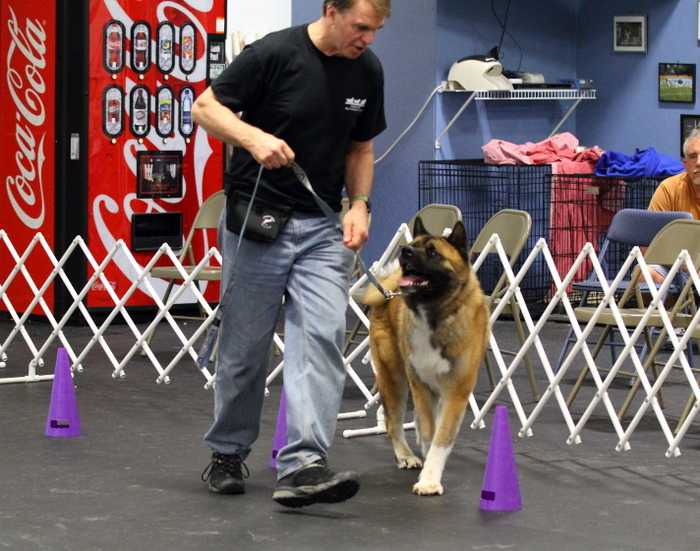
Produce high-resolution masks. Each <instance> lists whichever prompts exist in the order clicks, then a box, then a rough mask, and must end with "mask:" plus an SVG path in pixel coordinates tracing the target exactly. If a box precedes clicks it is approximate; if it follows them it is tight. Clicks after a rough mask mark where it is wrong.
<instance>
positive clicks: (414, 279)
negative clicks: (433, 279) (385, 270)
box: [398, 274, 430, 289]
mask: <svg viewBox="0 0 700 551" xmlns="http://www.w3.org/2000/svg"><path fill="white" fill-rule="evenodd" d="M398 283H399V287H401V288H402V289H406V288H415V287H426V286H428V285H430V281H428V280H427V279H426V278H424V277H423V276H420V275H417V274H408V275H404V276H403V277H401V278H399V281H398Z"/></svg>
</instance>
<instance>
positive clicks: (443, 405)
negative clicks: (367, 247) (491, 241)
mask: <svg viewBox="0 0 700 551" xmlns="http://www.w3.org/2000/svg"><path fill="white" fill-rule="evenodd" d="M414 236H415V238H414V240H413V241H412V242H411V243H410V244H409V245H408V246H406V247H403V248H402V249H401V251H400V253H399V257H398V261H399V264H400V269H397V270H396V271H395V272H394V273H393V274H392V275H390V276H389V277H387V278H386V279H385V280H384V281H383V282H382V283H381V284H382V286H383V287H384V288H385V289H386V290H396V289H398V290H400V295H399V296H397V297H395V298H393V299H391V300H386V299H385V297H384V296H383V295H382V293H380V292H379V291H378V290H377V289H376V288H375V287H370V288H368V290H367V294H366V296H365V302H366V303H367V304H369V305H371V306H373V310H372V314H371V317H370V330H369V333H370V342H371V349H372V358H373V360H374V364H375V366H376V369H377V382H378V388H379V394H380V396H381V399H382V403H383V405H384V410H385V415H386V428H387V432H388V435H389V439H390V441H391V443H392V445H393V448H394V456H395V458H396V463H397V465H398V467H399V468H401V469H418V468H420V467H423V470H422V471H421V473H420V476H419V477H418V482H417V483H416V484H415V485H414V486H413V492H414V493H416V494H419V495H435V494H442V492H443V489H442V485H441V483H440V481H441V478H442V471H443V469H444V467H445V462H446V461H447V457H448V456H449V454H450V451H451V450H452V446H453V444H454V442H455V439H456V438H457V434H458V432H459V428H460V425H461V424H462V419H463V418H464V414H465V413H466V410H467V406H468V403H469V396H470V394H471V392H472V390H473V389H474V385H475V384H476V379H477V373H478V370H479V365H480V364H481V361H482V360H483V358H484V354H485V352H486V345H487V339H488V334H489V312H488V309H487V307H486V305H485V302H484V294H483V292H482V290H481V286H480V285H479V280H478V279H477V277H476V275H475V274H474V273H473V271H472V269H471V264H470V262H469V253H468V251H467V236H466V231H465V229H464V225H463V224H462V223H461V222H457V224H456V225H455V227H454V229H453V230H452V233H451V234H450V236H449V237H447V238H443V237H435V236H432V235H430V234H428V233H427V232H426V230H425V227H424V226H423V222H422V220H421V219H420V218H418V219H417V220H416V223H415V229H414ZM409 386H410V389H411V392H412V394H413V404H414V408H415V421H416V431H417V441H418V444H419V446H420V448H421V451H422V454H423V458H424V462H421V460H420V459H419V458H418V457H416V456H415V455H414V454H413V452H412V451H411V449H410V448H409V446H408V443H407V442H406V436H405V434H404V430H403V423H404V418H405V416H406V406H407V401H408V390H409Z"/></svg>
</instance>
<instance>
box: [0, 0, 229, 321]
mask: <svg viewBox="0 0 700 551" xmlns="http://www.w3.org/2000/svg"><path fill="white" fill-rule="evenodd" d="M0 13H1V14H2V19H3V21H2V25H0V28H2V30H1V31H0V46H1V47H2V53H1V54H0V58H1V59H3V60H6V61H7V64H8V66H7V74H8V78H7V79H0V80H4V81H3V82H2V84H0V100H2V103H0V105H2V106H3V107H2V108H0V117H1V118H2V122H3V124H2V125H0V128H1V130H0V131H2V132H3V133H4V134H5V136H4V138H5V139H4V141H3V143H5V144H12V145H11V147H12V151H11V152H9V154H6V155H4V156H2V158H0V169H1V170H2V172H3V174H2V176H3V180H4V181H5V182H6V185H5V186H1V187H2V191H0V213H1V220H0V229H4V230H5V231H6V232H7V233H8V235H9V236H10V239H11V241H12V243H13V244H14V246H15V247H16V248H17V249H19V250H22V249H24V248H25V247H26V246H27V244H28V243H29V242H30V241H31V240H32V239H33V238H34V236H35V234H36V232H41V233H42V234H43V235H44V236H45V237H46V238H47V239H48V240H50V242H51V245H52V247H53V250H55V252H56V255H57V256H60V254H62V252H63V251H65V250H66V248H67V247H68V246H69V245H70V243H71V241H72V240H73V239H74V237H75V236H76V235H80V236H82V237H83V238H84V239H85V240H86V241H87V243H88V247H89V249H90V252H91V254H92V255H94V257H95V258H96V259H97V261H98V262H99V261H101V259H103V258H104V257H105V256H106V255H107V254H108V252H109V251H110V250H112V248H113V247H114V245H115V243H116V242H117V241H118V240H119V239H122V240H123V241H124V242H125V243H126V244H127V246H128V247H129V249H130V251H131V252H132V253H133V255H134V257H135V259H136V260H137V262H138V264H139V265H140V266H145V265H146V264H147V263H148V262H149V260H150V259H151V258H152V255H153V254H154V250H155V249H157V248H158V247H159V246H160V243H162V242H168V243H169V244H171V246H172V247H173V248H178V247H179V246H181V245H182V241H183V235H186V234H187V232H188V231H189V228H190V226H191V224H192V221H193V219H194V216H195V214H196V213H197V210H198V209H199V207H200V205H201V204H202V202H203V201H204V200H205V199H206V198H207V197H209V196H210V195H211V194H212V193H214V192H216V191H218V190H220V189H222V182H223V147H222V145H221V144H220V142H218V141H216V140H214V139H213V138H211V137H209V136H208V135H207V134H206V133H205V132H204V131H203V130H202V129H200V128H199V127H197V126H196V125H194V124H193V122H192V118H191V107H192V103H193V102H194V100H195V99H196V97H197V96H198V95H199V94H201V93H202V91H203V90H204V89H205V88H206V86H207V85H208V84H209V82H210V80H211V78H213V77H215V76H216V75H217V74H218V72H220V71H221V70H222V69H223V66H224V63H225V61H224V47H223V43H224V36H225V13H226V5H225V0H72V1H71V2H60V1H57V2H55V3H54V2H46V1H45V0H43V1H42V0H8V1H7V2H5V0H3V2H2V4H1V5H0ZM8 28H9V29H10V31H9V32H6V29H8ZM158 241H159V243H158ZM213 245H215V241H214V237H213V236H212V237H211V242H210V243H209V246H213ZM33 256H34V255H32V257H33ZM30 260H32V262H31V263H30V262H29V261H28V263H27V267H28V269H29V270H31V272H32V273H33V274H34V273H36V274H37V277H36V280H37V281H43V279H44V278H45V277H46V275H48V273H49V272H50V271H51V268H52V266H50V263H48V262H47V261H46V259H45V258H44V259H42V258H41V255H36V259H34V258H32V259H30ZM32 263H33V264H35V265H30V264H32ZM13 266H14V263H7V262H5V261H4V260H3V261H2V262H0V282H1V281H4V280H5V278H6V275H5V274H7V273H9V271H10V270H11V269H12V268H13ZM65 270H66V272H67V274H68V275H69V277H70V279H71V281H72V282H73V285H74V287H76V288H80V287H82V286H83V285H84V284H85V282H86V281H87V280H88V278H89V277H90V276H91V275H92V273H93V272H92V268H90V266H89V264H88V262H87V261H86V259H85V255H83V254H82V253H79V252H76V253H74V254H73V257H72V258H71V262H69V263H68V264H67V265H66V268H65ZM105 275H106V278H107V280H108V282H109V286H110V287H112V289H114V290H115V291H116V293H117V295H118V296H121V295H123V294H124V292H125V291H126V290H127V289H128V288H129V287H130V286H131V283H132V281H133V279H134V277H135V275H136V270H135V268H134V266H133V265H132V264H131V263H130V262H128V261H127V257H126V255H124V254H121V253H118V254H117V255H115V257H114V260H113V261H112V262H111V263H110V264H109V265H108V266H107V268H106V270H105ZM3 276H5V277H3ZM19 283H20V284H21V282H19ZM152 283H153V285H154V286H155V287H156V291H158V292H160V293H161V294H162V290H163V289H164V287H165V282H162V281H160V280H154V281H153V282H152ZM11 295H12V301H13V306H14V307H15V308H16V309H17V310H18V311H22V309H23V307H26V305H27V304H28V303H29V302H30V301H31V299H32V298H33V294H32V292H31V290H30V289H29V288H28V286H26V285H15V283H13V286H12V294H11ZM24 295H26V296H24ZM205 297H206V298H207V299H209V300H211V301H215V300H216V299H217V297H218V285H217V284H209V285H208V288H207V289H206V290H205ZM45 298H46V300H47V303H48V304H49V305H51V306H53V308H54V309H55V311H56V312H58V313H61V312H63V311H65V310H66V309H67V308H68V307H69V306H70V304H71V303H72V297H70V295H69V294H68V293H67V291H66V289H65V288H63V286H62V285H61V284H60V282H57V283H56V285H55V288H53V289H51V290H50V292H48V293H47V294H46V295H45ZM182 299H183V300H182V301H183V302H191V301H193V297H191V296H189V297H188V295H187V294H183V297H182ZM153 304H154V302H153V299H152V297H150V296H148V292H147V289H146V287H145V286H143V287H141V288H139V290H138V291H137V292H136V293H135V294H134V295H133V296H132V297H131V299H130V300H129V302H128V303H127V306H131V307H143V306H152V305H153ZM86 305H87V306H88V307H89V308H91V309H95V310H100V309H111V308H112V307H113V306H114V302H113V300H112V299H111V297H110V296H109V293H108V291H107V290H106V289H105V285H104V284H103V283H101V282H97V283H96V284H95V285H93V287H92V288H91V289H90V291H89V293H88V295H87V297H86ZM0 307H2V305H0ZM37 313H41V312H37Z"/></svg>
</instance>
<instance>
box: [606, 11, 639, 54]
mask: <svg viewBox="0 0 700 551" xmlns="http://www.w3.org/2000/svg"><path fill="white" fill-rule="evenodd" d="M613 20H614V31H613V38H614V44H613V45H614V50H615V51H616V52H641V53H644V54H645V53H647V16H646V15H616V16H614V18H613Z"/></svg>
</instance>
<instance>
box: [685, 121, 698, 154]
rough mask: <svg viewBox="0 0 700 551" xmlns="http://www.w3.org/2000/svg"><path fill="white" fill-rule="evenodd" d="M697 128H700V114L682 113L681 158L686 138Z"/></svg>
mask: <svg viewBox="0 0 700 551" xmlns="http://www.w3.org/2000/svg"><path fill="white" fill-rule="evenodd" d="M696 129H700V115H681V158H682V157H683V156H684V155H683V144H684V143H685V140H686V138H687V137H688V136H690V133H691V132H692V131H693V130H696Z"/></svg>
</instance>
